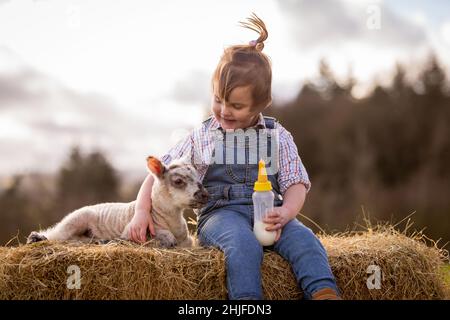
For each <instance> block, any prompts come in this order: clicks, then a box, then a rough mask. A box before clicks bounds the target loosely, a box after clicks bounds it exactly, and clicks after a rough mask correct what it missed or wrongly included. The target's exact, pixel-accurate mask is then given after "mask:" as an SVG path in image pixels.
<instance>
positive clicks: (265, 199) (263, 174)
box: [252, 160, 277, 246]
mask: <svg viewBox="0 0 450 320" xmlns="http://www.w3.org/2000/svg"><path fill="white" fill-rule="evenodd" d="M253 190H254V192H253V196H252V198H253V207H254V212H255V215H254V223H253V232H254V233H255V236H256V239H258V241H259V243H261V245H263V246H270V245H273V244H274V242H275V237H276V235H277V232H276V231H267V230H266V227H268V226H270V224H267V223H264V222H263V219H264V218H265V217H266V215H267V213H268V212H270V211H272V210H273V201H274V194H273V192H272V184H271V183H270V181H269V180H268V179H267V171H266V165H265V163H264V160H260V161H259V164H258V180H257V181H256V182H255V186H254V188H253Z"/></svg>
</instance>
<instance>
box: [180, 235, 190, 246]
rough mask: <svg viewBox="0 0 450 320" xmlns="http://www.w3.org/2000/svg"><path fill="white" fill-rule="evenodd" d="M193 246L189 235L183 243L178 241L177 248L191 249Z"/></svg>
mask: <svg viewBox="0 0 450 320" xmlns="http://www.w3.org/2000/svg"><path fill="white" fill-rule="evenodd" d="M193 245H194V239H192V237H191V236H190V235H188V236H187V237H186V238H184V240H183V241H180V242H179V244H178V246H179V247H192V246H193Z"/></svg>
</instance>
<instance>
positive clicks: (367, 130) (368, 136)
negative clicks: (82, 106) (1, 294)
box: [0, 57, 450, 244]
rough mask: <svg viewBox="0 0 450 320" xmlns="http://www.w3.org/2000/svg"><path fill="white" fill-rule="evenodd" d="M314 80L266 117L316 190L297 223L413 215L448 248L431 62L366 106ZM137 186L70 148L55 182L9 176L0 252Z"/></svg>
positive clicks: (447, 151)
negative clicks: (281, 131)
mask: <svg viewBox="0 0 450 320" xmlns="http://www.w3.org/2000/svg"><path fill="white" fill-rule="evenodd" d="M319 70H320V77H319V78H318V79H315V80H314V81H311V82H307V83H306V84H305V85H304V86H303V87H302V88H301V90H300V92H299V94H298V96H297V98H296V99H294V100H293V101H291V102H290V103H287V104H286V105H275V106H274V107H272V108H271V109H270V114H271V115H273V116H275V117H276V118H278V119H279V120H280V121H281V123H282V124H283V125H284V126H285V127H286V128H287V129H288V130H289V131H290V132H291V133H292V135H293V137H294V139H295V141H296V143H297V146H298V148H299V153H300V155H301V157H302V160H303V162H304V164H305V166H306V168H307V170H308V173H309V175H310V178H311V181H312V185H313V186H312V189H311V192H310V193H309V195H308V197H307V201H306V204H305V207H304V209H303V210H302V213H303V214H304V215H306V216H308V217H309V218H311V219H312V220H314V221H315V222H316V223H317V224H319V225H320V226H321V227H322V228H324V229H325V230H326V231H329V232H332V231H344V230H345V229H347V228H348V227H349V228H353V225H354V222H355V221H358V220H361V217H362V215H363V209H362V207H364V210H365V212H366V213H368V214H370V217H371V218H372V221H375V220H390V221H392V222H398V221H400V220H401V219H403V218H404V217H405V216H407V215H409V214H410V213H412V212H414V211H415V212H416V213H415V214H414V215H413V216H412V220H413V221H415V226H414V227H415V228H417V229H422V228H424V227H426V231H425V233H426V234H427V235H428V236H430V237H432V238H434V239H438V238H443V239H444V240H445V241H448V240H450V236H449V235H448V233H449V232H448V231H449V230H450V94H449V90H448V83H447V82H446V73H445V72H444V71H443V69H442V68H441V67H440V66H439V63H438V61H437V60H436V59H435V58H434V57H431V58H430V59H429V61H428V63H427V64H426V65H424V66H422V71H421V72H420V75H419V76H418V78H417V79H414V80H410V81H407V80H406V79H407V72H405V68H404V67H402V66H398V67H397V70H396V74H395V76H394V78H393V81H392V83H391V85H390V86H388V87H381V86H376V87H375V89H374V90H373V91H372V92H371V93H370V94H369V95H368V96H367V97H365V98H363V99H355V98H354V97H353V96H352V94H351V91H352V88H353V86H354V85H355V84H356V83H355V81H354V80H353V79H351V78H350V79H348V80H347V81H345V83H344V84H342V83H338V81H337V80H336V79H335V77H334V76H333V73H332V71H331V70H330V68H329V67H328V65H327V64H326V63H325V62H323V61H322V62H321V64H320V66H319ZM144 175H145V172H143V177H144ZM140 183H141V181H136V183H135V184H134V185H132V186H125V182H124V181H123V180H122V179H121V177H120V176H119V174H118V173H117V171H116V170H115V169H114V168H113V166H112V165H111V164H110V163H109V162H108V160H107V159H106V158H105V156H104V155H102V153H100V152H93V153H90V154H83V153H82V152H81V151H80V150H79V149H78V148H74V149H73V150H72V152H71V154H70V155H69V157H68V159H67V161H66V162H65V163H64V164H63V165H62V168H60V170H59V171H58V173H57V174H56V175H55V176H43V175H39V174H34V175H25V176H15V177H12V179H11V181H10V183H9V184H8V186H7V187H5V188H4V189H3V190H0V217H1V224H0V231H1V232H0V243H1V244H5V243H6V241H8V240H10V239H11V238H13V237H14V236H15V235H17V234H18V232H19V231H20V233H19V239H20V241H22V242H23V241H24V240H25V237H26V236H27V235H28V233H29V232H30V231H31V230H35V229H37V228H39V226H42V227H47V226H49V225H51V224H53V223H55V222H57V221H59V220H60V219H61V218H62V217H63V216H64V215H65V214H67V213H68V212H70V211H72V210H74V209H76V208H79V207H81V206H84V205H89V204H95V203H99V202H107V201H131V200H133V199H135V197H136V194H137V190H138V188H139V185H140ZM302 221H305V223H307V221H306V220H303V219H302ZM307 224H308V226H311V227H312V228H313V229H315V230H317V229H316V228H315V227H314V226H313V225H312V224H310V223H307Z"/></svg>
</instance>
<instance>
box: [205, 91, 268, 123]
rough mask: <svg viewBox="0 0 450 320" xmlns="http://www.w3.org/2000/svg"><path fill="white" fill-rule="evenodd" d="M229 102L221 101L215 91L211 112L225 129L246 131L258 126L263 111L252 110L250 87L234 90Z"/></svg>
mask: <svg viewBox="0 0 450 320" xmlns="http://www.w3.org/2000/svg"><path fill="white" fill-rule="evenodd" d="M228 100H229V101H228V102H225V101H222V100H220V98H219V97H218V95H217V91H216V90H214V93H213V96H212V101H211V111H212V113H213V115H214V117H216V120H217V121H218V122H219V123H220V125H221V127H222V128H223V129H244V128H248V127H251V126H253V125H255V124H256V122H257V121H258V115H259V113H260V112H261V110H259V109H257V108H252V103H253V101H252V93H251V87H250V86H246V87H236V88H234V89H233V90H232V91H231V93H230V98H229V99H228Z"/></svg>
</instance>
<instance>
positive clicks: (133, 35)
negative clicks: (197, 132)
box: [0, 0, 450, 176]
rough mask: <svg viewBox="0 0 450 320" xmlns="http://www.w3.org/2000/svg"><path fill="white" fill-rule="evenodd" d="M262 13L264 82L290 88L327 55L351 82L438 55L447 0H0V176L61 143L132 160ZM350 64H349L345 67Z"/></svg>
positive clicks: (446, 52) (38, 161) (183, 116)
mask: <svg viewBox="0 0 450 320" xmlns="http://www.w3.org/2000/svg"><path fill="white" fill-rule="evenodd" d="M251 12H255V13H256V14H258V15H259V16H260V17H261V18H262V19H263V20H264V21H265V23H266V25H267V28H268V31H269V38H268V40H267V41H266V43H265V48H264V51H265V52H266V53H267V54H268V55H269V56H270V58H271V61H272V65H273V96H274V100H275V101H278V102H284V101H288V100H289V99H292V98H293V97H295V96H296V95H297V94H298V92H299V90H300V88H301V85H302V83H303V82H304V81H305V80H308V79H314V77H317V72H318V62H319V60H320V59H321V58H325V59H327V61H328V62H329V63H330V66H331V68H332V70H334V71H335V73H336V75H337V77H338V79H345V77H346V76H348V74H349V70H350V69H351V71H352V73H353V75H354V76H355V77H356V78H357V79H358V81H359V85H358V86H357V87H356V88H355V89H354V94H355V96H363V95H364V94H365V93H367V92H368V90H369V89H370V87H371V86H372V85H373V83H374V80H376V81H378V82H380V83H387V82H388V81H389V80H390V76H391V75H392V72H393V67H394V65H395V63H396V62H398V61H400V62H401V63H404V64H405V65H406V66H408V70H409V71H411V72H414V68H415V66H417V65H419V64H420V62H423V61H424V60H425V58H426V56H427V55H428V54H429V53H430V51H431V50H434V51H435V52H436V53H437V55H438V57H439V59H440V61H441V62H442V64H443V65H444V66H445V67H446V68H447V70H448V68H449V65H450V1H446V0H434V1H422V0H412V1H411V0H410V1H406V0H391V1H380V0H371V1H368V0H247V1H241V0H227V1H207V0H188V1H186V0H184V1H182V0H167V1H158V2H156V1H137V0H127V1H103V0H89V1H75V0H57V1H54V0H39V1H38V0H34V1H33V0H0V176H4V175H9V174H12V173H28V172H33V171H41V172H52V171H54V170H56V169H57V168H58V167H59V166H60V165H61V163H62V162H63V161H64V160H65V159H66V158H67V155H68V151H69V150H70V148H71V147H72V146H74V145H80V146H81V147H82V148H83V150H86V151H90V150H94V149H99V150H101V151H103V152H105V153H106V154H107V156H108V158H109V159H110V160H111V161H112V163H113V165H114V166H115V167H116V168H117V169H118V170H119V171H122V172H135V173H142V172H145V161H144V160H145V158H146V156H147V155H157V156H161V155H163V154H164V153H165V152H166V151H167V150H168V149H169V148H170V147H171V146H173V145H174V144H175V143H176V142H177V141H178V140H179V139H180V138H182V137H183V136H184V135H186V134H187V132H189V130H190V129H192V128H193V127H195V126H197V125H199V124H200V123H201V121H202V119H204V118H205V112H206V111H207V108H208V106H209V100H210V86H209V84H210V78H211V74H212V72H213V70H214V68H215V66H216V64H217V62H218V60H219V58H220V55H221V53H222V52H223V49H224V48H225V47H226V46H229V45H233V44H242V43H248V42H249V41H250V40H252V39H256V38H257V35H256V33H254V32H252V31H250V30H245V29H243V28H241V27H239V25H238V22H239V21H242V20H244V19H245V18H246V17H248V16H249V15H250V14H251ZM350 66H351V67H350Z"/></svg>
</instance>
